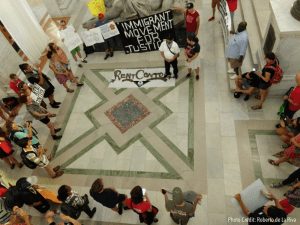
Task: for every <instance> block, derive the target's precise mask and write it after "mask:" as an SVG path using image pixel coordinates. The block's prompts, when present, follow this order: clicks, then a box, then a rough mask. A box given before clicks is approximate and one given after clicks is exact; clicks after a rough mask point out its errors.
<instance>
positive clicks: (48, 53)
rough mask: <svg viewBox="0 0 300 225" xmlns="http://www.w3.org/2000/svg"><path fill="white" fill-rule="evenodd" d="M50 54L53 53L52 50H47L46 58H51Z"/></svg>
mask: <svg viewBox="0 0 300 225" xmlns="http://www.w3.org/2000/svg"><path fill="white" fill-rule="evenodd" d="M52 55H53V52H52V51H48V52H47V58H48V59H51V58H52Z"/></svg>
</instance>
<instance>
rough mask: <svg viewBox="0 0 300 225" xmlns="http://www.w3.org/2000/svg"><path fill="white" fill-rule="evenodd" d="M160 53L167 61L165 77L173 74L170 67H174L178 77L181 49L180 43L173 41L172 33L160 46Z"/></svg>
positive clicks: (175, 74) (175, 76)
mask: <svg viewBox="0 0 300 225" xmlns="http://www.w3.org/2000/svg"><path fill="white" fill-rule="evenodd" d="M159 51H160V55H161V57H163V59H164V63H165V77H167V76H171V72H170V67H171V65H172V67H173V74H174V78H175V79H177V78H178V66H177V64H178V62H177V58H178V57H179V52H180V49H179V47H178V44H177V43H176V42H175V41H173V37H172V35H171V34H169V35H168V36H167V38H166V39H165V40H164V41H163V42H162V43H161V45H160V47H159Z"/></svg>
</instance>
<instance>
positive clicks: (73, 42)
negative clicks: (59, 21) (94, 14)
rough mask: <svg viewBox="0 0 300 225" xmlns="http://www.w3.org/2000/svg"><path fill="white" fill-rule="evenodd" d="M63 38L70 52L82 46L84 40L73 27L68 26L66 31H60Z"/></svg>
mask: <svg viewBox="0 0 300 225" xmlns="http://www.w3.org/2000/svg"><path fill="white" fill-rule="evenodd" d="M60 35H61V38H62V39H63V42H64V44H65V45H66V47H67V49H68V50H69V51H72V50H73V49H74V48H76V47H77V46H79V45H81V44H82V40H81V38H80V37H79V35H78V34H77V33H76V32H75V29H74V27H73V26H67V28H66V29H64V30H61V31H60Z"/></svg>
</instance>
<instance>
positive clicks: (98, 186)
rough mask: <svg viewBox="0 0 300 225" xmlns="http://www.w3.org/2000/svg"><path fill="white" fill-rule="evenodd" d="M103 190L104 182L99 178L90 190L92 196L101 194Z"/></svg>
mask: <svg viewBox="0 0 300 225" xmlns="http://www.w3.org/2000/svg"><path fill="white" fill-rule="evenodd" d="M102 190H103V183H102V180H101V179H100V178H98V179H97V180H95V181H94V183H93V184H92V187H91V189H90V195H92V193H97V192H100V191H102Z"/></svg>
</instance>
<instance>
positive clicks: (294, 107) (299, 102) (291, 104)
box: [283, 73, 300, 119]
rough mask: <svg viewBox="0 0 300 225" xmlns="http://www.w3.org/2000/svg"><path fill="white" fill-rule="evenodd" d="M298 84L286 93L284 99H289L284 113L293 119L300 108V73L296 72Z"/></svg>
mask: <svg viewBox="0 0 300 225" xmlns="http://www.w3.org/2000/svg"><path fill="white" fill-rule="evenodd" d="M296 83H297V86H296V87H294V88H293V89H292V91H291V92H290V94H289V95H284V96H283V100H287V101H288V105H287V106H286V107H285V110H284V115H285V116H287V117H288V118H289V119H293V116H294V114H295V113H296V112H297V111H298V110H299V109H300V73H297V74H296Z"/></svg>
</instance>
